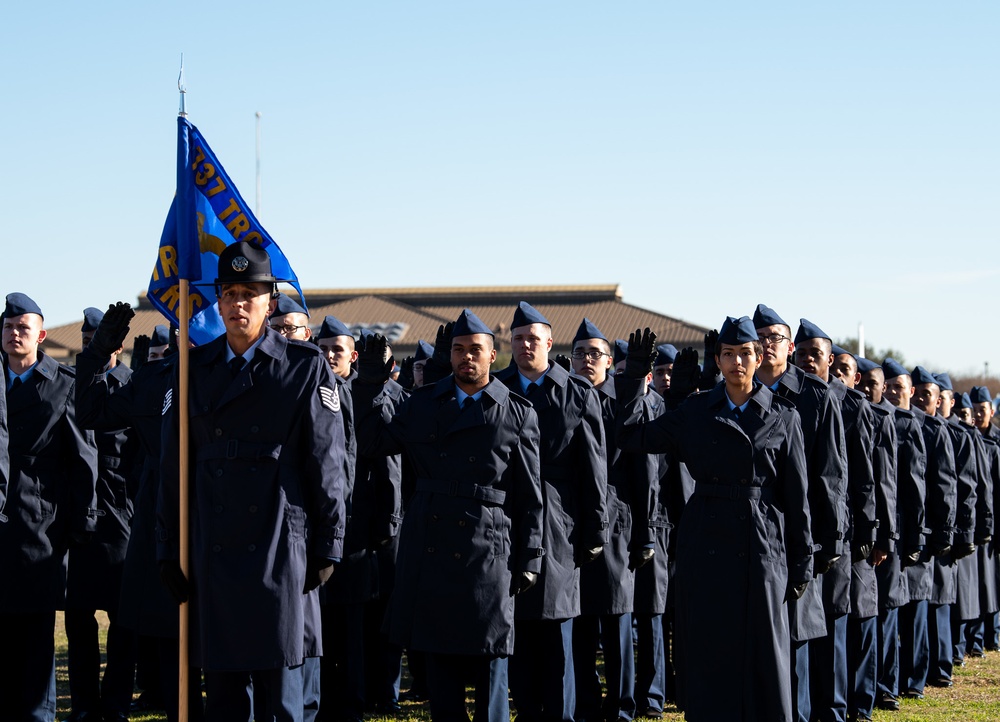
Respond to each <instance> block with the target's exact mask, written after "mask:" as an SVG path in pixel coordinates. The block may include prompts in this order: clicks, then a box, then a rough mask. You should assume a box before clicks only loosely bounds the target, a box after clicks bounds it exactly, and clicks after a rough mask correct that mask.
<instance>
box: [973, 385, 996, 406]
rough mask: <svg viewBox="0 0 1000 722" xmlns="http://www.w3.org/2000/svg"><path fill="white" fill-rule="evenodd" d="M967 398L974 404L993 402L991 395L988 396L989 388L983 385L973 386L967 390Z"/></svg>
mask: <svg viewBox="0 0 1000 722" xmlns="http://www.w3.org/2000/svg"><path fill="white" fill-rule="evenodd" d="M969 399H970V400H971V401H972V403H974V404H983V403H986V404H992V403H993V397H992V396H990V390H989V389H988V388H986V387H985V386H973V387H972V391H970V392H969Z"/></svg>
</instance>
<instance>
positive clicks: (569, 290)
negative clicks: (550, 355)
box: [46, 284, 708, 358]
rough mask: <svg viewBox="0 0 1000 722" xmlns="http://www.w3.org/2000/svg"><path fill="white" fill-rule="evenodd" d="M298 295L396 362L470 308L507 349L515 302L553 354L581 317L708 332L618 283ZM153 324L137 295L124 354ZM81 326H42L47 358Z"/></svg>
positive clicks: (316, 318)
mask: <svg viewBox="0 0 1000 722" xmlns="http://www.w3.org/2000/svg"><path fill="white" fill-rule="evenodd" d="M305 296H306V302H307V303H308V305H309V310H310V318H311V320H312V326H313V329H314V330H315V329H317V328H318V327H319V326H320V324H322V322H323V317H324V316H327V315H330V316H336V317H337V318H339V319H340V320H341V321H343V322H344V323H345V324H346V325H347V326H348V327H350V328H351V329H352V330H354V331H358V330H360V329H361V328H374V329H376V330H378V331H379V332H382V333H385V335H387V336H388V337H389V338H390V340H391V341H392V342H393V346H394V350H395V352H396V356H397V358H403V357H405V356H407V355H410V354H412V353H413V351H414V350H415V348H416V345H417V341H418V340H420V339H424V340H426V341H430V342H431V343H433V342H434V339H435V337H436V335H437V329H438V326H440V325H441V324H443V323H446V322H448V321H453V320H455V319H456V318H458V315H459V314H460V313H461V312H462V309H464V308H471V309H472V311H473V312H474V313H475V314H476V315H477V316H479V317H480V318H481V319H482V320H483V322H484V323H486V325H488V326H490V328H492V329H493V330H494V331H495V332H496V334H497V341H498V344H497V345H498V347H499V349H500V350H501V351H503V350H509V347H508V343H509V331H510V328H509V325H510V322H511V319H512V318H513V316H514V309H515V308H516V307H517V303H518V302H519V301H522V300H524V301H528V302H529V303H530V304H531V305H533V306H534V307H535V308H537V309H538V310H539V311H540V312H541V313H542V314H544V315H545V317H546V318H547V319H549V321H550V322H551V323H552V332H553V341H554V346H555V348H556V349H558V350H560V351H566V350H569V348H570V346H571V344H572V341H573V336H574V335H576V329H577V327H578V326H579V325H580V322H581V321H582V320H583V318H584V317H586V318H589V319H590V320H591V321H593V322H594V323H595V324H596V325H597V327H598V328H599V329H601V331H603V332H604V334H605V335H606V336H608V337H609V338H612V339H614V338H628V335H629V333H630V332H632V331H634V330H635V329H637V328H644V327H646V326H648V327H650V328H651V329H653V330H654V331H655V332H656V334H657V339H658V341H660V342H662V343H672V344H674V345H675V346H677V347H678V348H681V347H683V346H688V345H695V346H696V347H697V346H699V345H700V344H701V340H702V336H703V335H704V334H705V332H706V331H707V330H708V329H707V328H705V327H704V326H699V325H697V324H693V323H688V322H687V321H683V320H681V319H677V318H673V317H672V316H666V315H664V314H661V313H657V312H655V311H650V310H647V309H644V308H639V307H638V306H633V305H631V304H628V303H624V302H623V301H622V300H621V299H622V293H621V287H620V286H618V285H617V284H597V285H563V286H467V287H466V286H456V287H441V288H434V287H430V288H367V289H319V290H307V291H305ZM158 323H165V322H164V320H163V316H161V315H160V313H159V312H158V311H156V310H154V309H153V308H152V306H151V305H150V304H149V301H148V300H147V299H146V296H145V294H142V295H140V296H139V303H138V310H137V311H136V317H135V319H134V320H133V322H132V328H131V332H130V333H129V337H128V339H126V342H125V344H126V350H130V349H131V347H132V339H133V338H134V337H135V336H136V335H137V334H141V333H144V334H147V335H148V334H151V333H152V331H153V326H155V325H156V324H158ZM81 324H82V320H81V321H78V322H75V323H72V324H66V325H65V326H58V327H56V328H52V329H49V338H48V339H46V344H51V346H52V349H53V355H56V353H55V351H56V350H57V349H59V348H63V349H66V351H67V352H68V353H72V354H75V353H76V352H77V351H79V350H80V326H81Z"/></svg>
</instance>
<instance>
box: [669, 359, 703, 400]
mask: <svg viewBox="0 0 1000 722" xmlns="http://www.w3.org/2000/svg"><path fill="white" fill-rule="evenodd" d="M700 378H701V369H699V368H698V352H697V351H695V350H694V349H693V348H691V347H690V346H688V347H687V348H686V349H684V350H683V351H681V352H680V353H679V354H677V358H676V359H674V370H673V372H671V374H670V391H669V395H670V398H671V399H675V400H677V401H683V400H684V399H686V398H687V397H688V396H690V395H691V394H693V393H694V392H695V391H697V390H698V381H699V379H700Z"/></svg>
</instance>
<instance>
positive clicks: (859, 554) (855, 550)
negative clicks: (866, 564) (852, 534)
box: [851, 542, 875, 564]
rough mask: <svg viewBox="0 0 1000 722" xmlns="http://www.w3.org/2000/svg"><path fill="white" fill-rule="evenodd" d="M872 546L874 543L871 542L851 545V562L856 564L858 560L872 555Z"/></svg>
mask: <svg viewBox="0 0 1000 722" xmlns="http://www.w3.org/2000/svg"><path fill="white" fill-rule="evenodd" d="M874 548H875V545H874V544H872V543H871V542H867V543H865V544H853V545H851V563H852V564H857V563H858V562H860V561H863V560H865V559H867V558H868V557H870V556H871V555H872V549H874Z"/></svg>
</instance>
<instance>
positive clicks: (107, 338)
mask: <svg viewBox="0 0 1000 722" xmlns="http://www.w3.org/2000/svg"><path fill="white" fill-rule="evenodd" d="M133 316H135V311H133V310H132V307H131V306H129V305H128V304H127V303H123V302H121V301H119V302H118V303H113V304H111V305H110V306H108V312H107V313H106V314H104V318H102V319H101V322H100V323H99V324H98V325H97V330H96V331H94V338H92V339H91V340H90V348H92V349H93V350H94V353H96V354H97V355H98V356H111V354H113V353H114V352H115V351H117V350H118V349H120V348H121V347H122V344H123V343H124V342H125V337H126V336H128V322H129V321H131V320H132V317H133Z"/></svg>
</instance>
